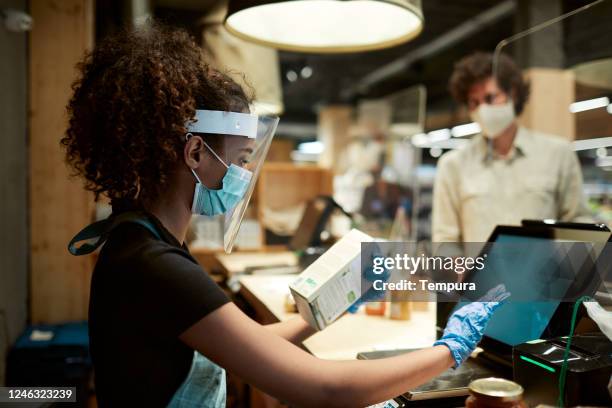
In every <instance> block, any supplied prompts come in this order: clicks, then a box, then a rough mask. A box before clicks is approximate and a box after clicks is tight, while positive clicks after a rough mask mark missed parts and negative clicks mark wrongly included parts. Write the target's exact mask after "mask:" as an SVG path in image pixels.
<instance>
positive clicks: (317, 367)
mask: <svg viewBox="0 0 612 408" xmlns="http://www.w3.org/2000/svg"><path fill="white" fill-rule="evenodd" d="M180 338H181V340H182V341H183V342H185V343H186V344H187V345H189V346H190V347H192V348H194V349H196V350H198V351H200V352H201V353H202V354H204V355H205V356H206V357H208V358H210V359H211V360H213V361H214V362H216V363H217V364H219V365H220V366H222V367H224V368H226V369H227V370H229V371H232V372H233V373H235V374H237V375H238V376H240V377H241V378H243V379H244V380H245V381H246V382H248V383H250V384H252V385H254V386H256V387H257V388H259V389H261V390H263V391H264V392H266V393H268V394H270V395H273V396H275V397H276V398H278V399H280V400H282V401H285V402H288V403H290V404H291V405H297V406H313V407H320V406H325V407H330V408H331V407H335V406H343V407H346V406H367V405H371V404H373V403H377V402H381V401H385V400H387V399H390V398H392V397H395V396H397V395H400V394H402V393H404V392H405V391H407V390H409V389H411V388H414V387H416V386H418V385H420V384H423V383H425V382H427V381H429V380H430V379H432V378H434V377H435V376H437V375H439V374H440V373H442V372H444V371H445V370H447V369H448V368H449V367H452V366H453V364H454V360H453V358H452V357H451V353H450V351H449V349H448V348H447V347H446V346H437V347H430V348H427V349H423V350H419V351H415V352H412V353H409V354H405V355H401V356H397V357H391V358H386V359H381V360H367V361H361V360H354V361H328V360H320V359H318V358H316V357H314V356H312V355H310V354H308V353H307V352H305V351H304V350H302V349H300V348H299V347H297V346H295V345H293V344H291V343H290V342H288V341H286V340H285V339H283V338H281V337H279V336H277V335H275V334H274V333H272V332H271V331H270V330H267V329H266V328H264V327H263V326H261V325H260V324H258V323H256V322H254V321H253V320H251V319H250V318H249V317H248V316H246V315H245V314H244V313H243V312H242V311H241V310H240V309H238V307H236V305H234V304H233V303H227V304H225V305H224V306H221V307H220V308H219V309H217V310H215V311H214V312H212V313H210V314H209V315H207V316H206V317H204V318H202V319H201V320H200V321H199V322H197V323H195V324H194V325H193V326H191V327H190V328H189V329H187V330H186V331H185V332H184V333H183V334H181V336H180Z"/></svg>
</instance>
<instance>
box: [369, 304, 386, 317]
mask: <svg viewBox="0 0 612 408" xmlns="http://www.w3.org/2000/svg"><path fill="white" fill-rule="evenodd" d="M386 306H387V305H386V303H385V302H367V303H366V307H365V311H366V314H367V315H370V316H384V315H385V310H386V308H387V307H386Z"/></svg>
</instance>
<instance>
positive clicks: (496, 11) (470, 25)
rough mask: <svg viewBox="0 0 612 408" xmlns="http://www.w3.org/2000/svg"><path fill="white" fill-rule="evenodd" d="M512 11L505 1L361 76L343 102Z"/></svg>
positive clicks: (512, 3) (513, 6) (512, 6)
mask: <svg viewBox="0 0 612 408" xmlns="http://www.w3.org/2000/svg"><path fill="white" fill-rule="evenodd" d="M515 9H516V2H515V1H514V0H506V1H504V2H503V3H500V4H498V5H496V6H494V7H491V8H490V9H488V10H486V11H484V12H482V13H480V14H478V15H477V16H475V17H473V18H472V19H470V20H468V21H465V22H464V23H462V24H460V25H458V26H457V27H455V28H453V29H451V30H450V31H448V32H446V33H444V34H442V35H440V36H439V37H437V38H436V39H434V40H433V41H431V42H429V43H428V44H426V45H423V46H421V47H419V48H417V49H415V50H414V51H412V52H410V53H408V54H406V55H404V56H403V57H401V58H398V59H396V60H395V61H392V62H390V63H388V64H386V65H384V66H382V67H380V68H378V69H377V70H375V71H373V72H371V73H370V74H368V75H366V76H364V77H363V78H361V80H359V81H358V82H357V83H356V84H355V85H353V86H351V87H350V88H348V89H345V90H343V91H342V94H341V96H342V98H343V99H351V98H353V97H355V96H356V95H358V94H363V93H367V92H368V90H369V89H370V88H372V87H373V86H374V85H376V84H378V83H380V82H383V81H385V80H386V79H389V78H391V77H394V76H396V75H401V74H402V73H403V72H405V71H406V70H407V69H408V68H410V66H411V65H412V64H413V63H415V62H416V61H418V60H421V59H424V58H427V57H430V56H432V55H434V54H437V53H439V52H441V51H443V50H444V49H447V48H449V47H451V46H452V45H455V44H457V43H459V42H461V41H463V40H464V39H466V38H468V37H469V36H471V35H473V34H474V33H476V32H478V31H480V30H481V29H483V28H484V27H485V26H488V25H491V24H493V23H495V22H497V21H499V20H501V19H503V18H505V17H507V16H509V15H511V14H512V13H513V12H514V10H515Z"/></svg>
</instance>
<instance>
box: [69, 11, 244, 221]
mask: <svg viewBox="0 0 612 408" xmlns="http://www.w3.org/2000/svg"><path fill="white" fill-rule="evenodd" d="M77 67H78V69H79V71H80V78H79V79H77V81H76V82H75V83H74V84H73V92H74V93H73V95H72V98H71V99H70V102H69V103H68V107H67V110H68V117H69V126H68V130H67V132H66V135H65V136H64V137H63V138H62V140H61V145H62V146H63V147H64V149H65V153H66V161H67V163H68V164H69V165H70V166H71V167H72V168H73V169H74V174H75V175H79V176H82V177H83V178H84V179H85V188H86V189H87V190H90V191H92V192H94V194H95V196H96V199H97V198H98V197H99V196H100V195H101V194H102V195H105V196H107V197H108V198H109V199H110V200H111V204H112V206H113V210H114V211H117V210H122V209H128V208H146V207H147V206H148V205H149V204H150V203H151V202H152V201H153V200H155V198H156V197H158V196H159V194H160V193H161V192H162V191H163V190H164V188H165V187H166V185H167V183H168V181H169V178H170V175H171V174H172V173H173V172H174V171H175V169H176V168H177V166H178V165H179V163H180V161H181V160H182V151H183V147H184V143H185V133H186V128H185V123H186V122H187V121H188V120H191V119H192V118H193V117H194V116H195V110H196V108H197V109H211V110H225V111H239V112H244V111H248V105H249V102H250V98H249V97H248V96H247V95H246V94H245V92H244V91H243V89H242V88H241V87H240V86H239V85H238V84H237V83H236V82H234V81H233V80H232V79H230V78H229V77H228V76H227V75H225V74H222V73H220V72H219V71H216V70H214V69H213V68H211V67H209V66H208V65H207V64H206V63H205V62H204V61H203V58H202V51H201V50H200V48H199V47H198V46H197V45H196V44H195V42H194V41H193V40H192V39H191V38H190V37H189V35H188V34H187V33H186V32H185V31H182V30H177V29H173V28H170V27H166V26H163V25H161V24H159V23H153V22H149V23H147V24H145V25H143V26H141V27H139V28H136V29H129V30H123V31H121V32H119V33H117V34H115V35H112V36H110V37H107V38H106V39H104V40H103V41H102V42H101V43H100V44H99V45H97V46H96V47H95V49H94V50H93V51H92V52H90V53H88V54H86V55H85V57H84V59H83V61H82V62H81V63H79V64H78V66H77Z"/></svg>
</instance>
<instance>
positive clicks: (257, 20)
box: [225, 0, 423, 53]
mask: <svg viewBox="0 0 612 408" xmlns="http://www.w3.org/2000/svg"><path fill="white" fill-rule="evenodd" d="M225 26H226V28H227V29H228V31H230V32H231V33H232V34H234V35H236V36H238V37H241V38H243V39H245V40H248V41H252V42H255V43H258V44H262V45H266V46H270V47H274V48H277V49H280V50H284V51H295V52H312V53H345V52H346V53H348V52H360V51H370V50H377V49H381V48H387V47H392V46H395V45H399V44H401V43H404V42H407V41H409V40H411V39H413V38H414V37H416V36H417V35H419V33H420V32H421V30H422V29H423V12H422V9H421V1H420V0H378V1H375V0H344V1H343V0H294V1H257V0H238V1H233V0H232V1H230V2H229V10H228V14H227V17H226V19H225Z"/></svg>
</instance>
